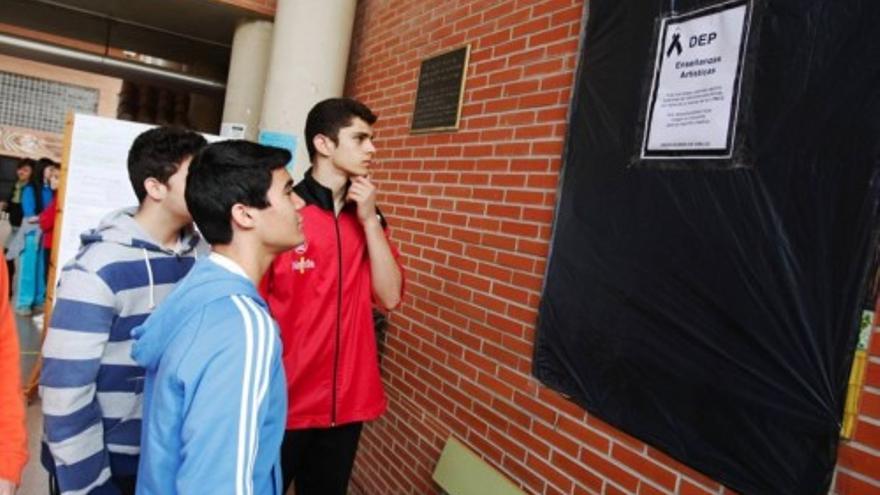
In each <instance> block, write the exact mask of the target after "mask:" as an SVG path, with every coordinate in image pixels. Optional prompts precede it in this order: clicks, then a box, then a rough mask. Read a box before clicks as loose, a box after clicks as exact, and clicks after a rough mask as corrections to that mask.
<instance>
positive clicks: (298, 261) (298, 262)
mask: <svg viewBox="0 0 880 495" xmlns="http://www.w3.org/2000/svg"><path fill="white" fill-rule="evenodd" d="M308 250H309V245H308V242H304V243H302V244H300V245H299V246H296V247H295V248H293V253H294V258H293V263H291V268H292V269H293V271H294V272H299V273H300V275H302V274H303V273H305V272H306V270H311V269H313V268H315V260H313V259H311V258H306V251H308Z"/></svg>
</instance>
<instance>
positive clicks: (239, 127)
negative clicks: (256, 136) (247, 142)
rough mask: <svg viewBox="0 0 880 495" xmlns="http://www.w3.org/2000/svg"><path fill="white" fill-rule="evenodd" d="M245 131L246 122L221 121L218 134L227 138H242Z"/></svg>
mask: <svg viewBox="0 0 880 495" xmlns="http://www.w3.org/2000/svg"><path fill="white" fill-rule="evenodd" d="M246 133H247V124H239V123H237V122H223V123H222V124H220V136H221V137H224V138H227V139H244V138H245V137H244V136H245V134H246Z"/></svg>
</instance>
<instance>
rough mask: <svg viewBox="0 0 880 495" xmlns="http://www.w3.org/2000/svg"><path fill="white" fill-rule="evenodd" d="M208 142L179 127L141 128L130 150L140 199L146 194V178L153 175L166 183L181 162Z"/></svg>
mask: <svg viewBox="0 0 880 495" xmlns="http://www.w3.org/2000/svg"><path fill="white" fill-rule="evenodd" d="M205 144H207V141H205V138H204V137H202V135H201V134H198V133H196V132H193V131H190V130H186V129H182V128H179V127H155V128H153V129H150V130H149V131H146V132H142V133H141V134H140V135H139V136H138V137H137V138H136V139H135V140H134V143H133V144H132V145H131V149H130V150H129V151H128V179H129V180H130V181H131V187H133V188H134V193H135V194H136V195H137V198H138V202H143V201H144V198H145V197H146V196H147V190H146V188H144V181H145V180H147V179H149V178H150V177H152V178H154V179H156V180H158V181H159V182H161V183H163V184H165V183H167V182H168V178H169V177H171V176H172V175H174V173H175V172H177V169H178V168H180V162H182V161H183V160H184V159H186V158H187V157H189V156H194V155H195V154H196V153H198V151H199V150H200V149H202V148H204V146H205Z"/></svg>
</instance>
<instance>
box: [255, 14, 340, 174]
mask: <svg viewBox="0 0 880 495" xmlns="http://www.w3.org/2000/svg"><path fill="white" fill-rule="evenodd" d="M356 4H357V2H356V0H279V1H278V8H277V10H276V11H275V32H274V35H273V39H272V55H271V57H270V59H269V73H268V76H267V79H266V92H265V94H264V96H263V112H262V116H261V118H260V131H261V132H266V131H268V132H273V133H283V134H288V135H293V136H294V137H295V139H296V155H295V157H294V166H293V176H294V179H295V180H299V179H300V178H302V176H303V172H305V170H306V169H307V168H308V166H309V155H308V152H307V151H306V145H305V142H304V141H303V129H304V127H305V122H306V115H307V114H308V112H309V109H311V108H312V106H313V105H314V104H315V103H317V102H318V101H320V100H323V99H325V98H330V97H334V96H342V91H343V90H344V86H345V73H346V69H347V67H348V49H349V45H350V44H351V31H352V27H353V25H354V14H355V8H356Z"/></svg>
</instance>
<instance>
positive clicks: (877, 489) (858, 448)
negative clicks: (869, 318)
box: [835, 305, 880, 495]
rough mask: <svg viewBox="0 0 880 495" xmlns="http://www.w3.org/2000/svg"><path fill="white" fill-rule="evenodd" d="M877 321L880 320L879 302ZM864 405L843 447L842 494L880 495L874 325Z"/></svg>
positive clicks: (879, 363) (879, 348) (879, 390)
mask: <svg viewBox="0 0 880 495" xmlns="http://www.w3.org/2000/svg"><path fill="white" fill-rule="evenodd" d="M877 309H878V311H876V312H875V314H876V315H877V316H875V318H874V324H875V325H876V324H878V323H880V305H878V306H877ZM869 355H870V358H869V362H868V367H867V371H866V373H865V383H864V386H863V387H862V392H861V397H860V401H861V407H860V408H859V417H858V419H857V421H856V428H855V432H854V435H853V438H852V440H851V441H849V442H844V443H843V444H841V446H840V453H839V455H838V457H837V479H836V483H835V489H836V491H837V493H839V494H840V495H880V329H878V327H876V326H875V327H874V335H873V336H872V339H871V342H870V348H869Z"/></svg>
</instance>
